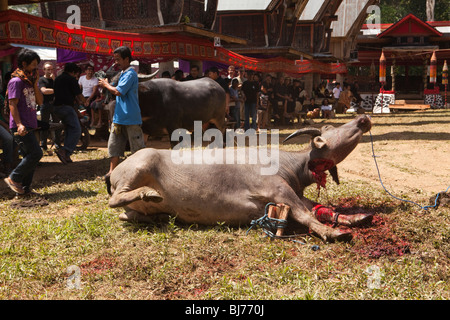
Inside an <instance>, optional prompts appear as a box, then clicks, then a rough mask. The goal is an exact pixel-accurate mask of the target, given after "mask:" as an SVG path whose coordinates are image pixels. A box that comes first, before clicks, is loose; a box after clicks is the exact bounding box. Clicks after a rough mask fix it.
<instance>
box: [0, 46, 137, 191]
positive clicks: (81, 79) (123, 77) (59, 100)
mask: <svg viewBox="0 0 450 320" xmlns="http://www.w3.org/2000/svg"><path fill="white" fill-rule="evenodd" d="M114 60H115V63H116V65H117V66H118V67H119V69H120V70H121V73H120V77H119V80H118V83H117V84H114V85H112V84H110V83H109V82H108V80H107V79H97V78H96V77H95V76H94V68H93V67H92V66H87V68H86V69H85V75H83V76H80V75H81V73H82V69H81V68H80V67H79V66H78V65H77V64H75V63H67V64H65V66H64V70H63V72H62V73H61V74H60V75H58V76H56V75H55V72H54V67H53V65H52V64H51V63H45V64H44V65H43V76H42V77H39V70H38V65H39V63H40V61H41V59H40V57H39V55H38V54H37V53H36V52H35V51H33V50H30V49H22V50H21V51H20V52H19V54H18V56H17V62H18V67H17V69H16V70H14V71H13V72H10V73H8V74H7V75H6V76H5V82H4V83H5V86H4V88H3V92H2V98H3V101H0V102H1V103H0V109H1V110H0V111H1V112H0V142H1V146H2V158H3V159H2V167H1V168H0V175H3V176H5V178H4V182H5V183H6V184H7V185H8V186H9V188H10V189H11V190H12V191H14V192H15V193H16V195H17V196H18V197H21V196H30V195H36V193H35V192H34V191H33V190H32V188H31V184H32V180H33V176H34V172H35V170H36V167H37V165H38V163H39V162H40V160H41V158H42V156H43V155H44V152H47V137H48V129H49V127H50V126H49V121H50V120H49V119H50V117H51V118H52V120H53V121H58V122H59V121H60V122H62V123H63V124H64V141H63V142H61V141H60V138H59V137H58V134H56V136H57V137H56V139H55V140H56V141H55V146H56V151H55V153H56V155H57V156H58V158H59V160H60V161H61V162H62V163H64V164H68V163H71V162H72V159H71V155H72V153H73V152H74V150H75V148H76V145H77V143H78V140H79V139H80V136H81V126H80V118H82V117H83V115H82V114H81V113H80V106H84V107H85V108H86V109H87V110H89V112H90V114H91V126H93V127H98V126H100V125H101V124H102V118H101V111H102V108H103V105H104V98H105V92H106V91H109V92H111V94H112V95H113V96H115V97H116V98H115V102H116V103H115V110H114V117H113V119H112V126H111V132H110V135H109V141H108V153H109V157H110V169H109V171H108V173H107V174H106V175H105V179H107V178H108V177H109V175H110V173H111V172H112V170H113V169H114V168H115V167H116V166H117V165H118V164H119V159H120V157H121V156H123V155H124V152H125V149H126V145H127V142H129V144H130V147H131V151H132V152H136V151H137V150H139V149H141V148H144V147H145V142H144V138H143V133H142V130H141V127H140V125H141V124H142V119H141V113H140V108H139V102H138V76H137V73H136V71H135V70H134V69H133V67H131V65H130V64H131V61H132V56H131V51H130V49H129V48H127V47H119V48H117V49H116V50H115V51H114ZM38 109H39V111H40V114H41V119H40V120H38V117H37V111H38ZM96 114H98V122H97V123H95V122H94V120H95V119H96V117H95V115H96ZM38 129H39V131H38V132H39V134H36V133H38V132H37V131H36V130H38ZM15 150H18V152H19V153H20V155H21V156H22V157H21V159H19V157H17V158H18V159H19V161H18V163H14V152H15Z"/></svg>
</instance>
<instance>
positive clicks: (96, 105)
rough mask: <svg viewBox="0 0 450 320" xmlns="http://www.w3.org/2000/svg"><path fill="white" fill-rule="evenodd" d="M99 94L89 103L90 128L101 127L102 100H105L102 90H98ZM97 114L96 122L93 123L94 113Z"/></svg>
mask: <svg viewBox="0 0 450 320" xmlns="http://www.w3.org/2000/svg"><path fill="white" fill-rule="evenodd" d="M99 92H100V95H99V96H97V98H96V99H95V101H94V102H92V104H91V125H90V127H91V128H97V129H98V128H101V127H102V112H103V102H104V101H105V98H106V97H105V94H104V93H103V90H99ZM96 112H97V114H98V122H97V124H95V113H96Z"/></svg>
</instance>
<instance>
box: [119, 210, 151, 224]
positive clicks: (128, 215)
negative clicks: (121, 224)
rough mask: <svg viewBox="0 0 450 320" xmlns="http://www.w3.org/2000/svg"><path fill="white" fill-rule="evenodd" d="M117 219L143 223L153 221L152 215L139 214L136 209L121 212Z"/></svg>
mask: <svg viewBox="0 0 450 320" xmlns="http://www.w3.org/2000/svg"><path fill="white" fill-rule="evenodd" d="M119 220H121V221H126V222H143V223H153V222H154V220H153V218H152V217H150V216H147V215H144V214H140V213H138V212H136V211H127V212H122V213H121V214H120V215H119Z"/></svg>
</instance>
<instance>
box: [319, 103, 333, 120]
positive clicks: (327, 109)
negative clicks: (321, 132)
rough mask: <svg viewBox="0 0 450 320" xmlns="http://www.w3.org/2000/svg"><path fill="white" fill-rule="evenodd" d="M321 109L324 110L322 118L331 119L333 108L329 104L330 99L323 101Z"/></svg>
mask: <svg viewBox="0 0 450 320" xmlns="http://www.w3.org/2000/svg"><path fill="white" fill-rule="evenodd" d="M320 109H321V110H322V118H326V119H331V111H332V110H333V106H332V105H331V104H330V103H329V102H328V99H323V101H322V106H321V107H320Z"/></svg>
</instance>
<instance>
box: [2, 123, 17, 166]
mask: <svg viewBox="0 0 450 320" xmlns="http://www.w3.org/2000/svg"><path fill="white" fill-rule="evenodd" d="M0 140H1V141H2V149H3V162H4V164H10V165H11V164H12V162H13V152H14V140H13V137H12V135H11V133H10V132H9V130H7V129H6V128H5V127H3V126H1V125H0Z"/></svg>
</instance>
